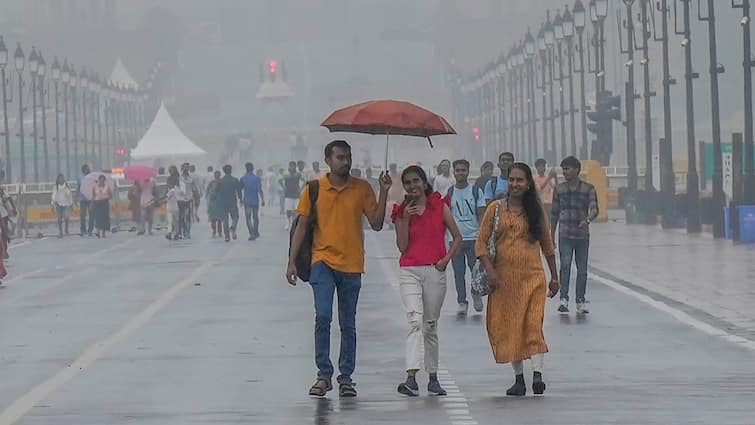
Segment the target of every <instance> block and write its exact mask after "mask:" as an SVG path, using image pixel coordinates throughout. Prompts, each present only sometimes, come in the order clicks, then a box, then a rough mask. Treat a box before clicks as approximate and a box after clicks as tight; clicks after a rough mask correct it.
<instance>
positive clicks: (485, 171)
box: [474, 161, 494, 194]
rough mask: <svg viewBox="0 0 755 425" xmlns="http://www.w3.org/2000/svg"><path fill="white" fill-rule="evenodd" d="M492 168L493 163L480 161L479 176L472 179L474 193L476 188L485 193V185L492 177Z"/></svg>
mask: <svg viewBox="0 0 755 425" xmlns="http://www.w3.org/2000/svg"><path fill="white" fill-rule="evenodd" d="M493 168H494V165H493V163H492V162H490V161H485V162H483V163H482V165H481V166H480V177H478V178H477V179H475V181H474V189H475V193H476V192H477V189H480V190H482V191H483V194H484V193H485V185H486V184H487V183H488V181H490V179H491V178H492V177H493Z"/></svg>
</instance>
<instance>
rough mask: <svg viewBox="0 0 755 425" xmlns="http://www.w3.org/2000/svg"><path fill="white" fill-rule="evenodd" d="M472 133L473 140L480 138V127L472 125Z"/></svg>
mask: <svg viewBox="0 0 755 425" xmlns="http://www.w3.org/2000/svg"><path fill="white" fill-rule="evenodd" d="M472 134H474V139H475V141H478V140H480V129H479V128H477V127H472Z"/></svg>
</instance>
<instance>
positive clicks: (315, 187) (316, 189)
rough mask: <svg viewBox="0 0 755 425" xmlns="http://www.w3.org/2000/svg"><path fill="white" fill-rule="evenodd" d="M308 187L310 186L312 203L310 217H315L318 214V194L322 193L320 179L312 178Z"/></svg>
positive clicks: (310, 201) (310, 200)
mask: <svg viewBox="0 0 755 425" xmlns="http://www.w3.org/2000/svg"><path fill="white" fill-rule="evenodd" d="M307 188H309V203H310V205H311V206H310V210H309V211H310V217H314V216H315V214H317V209H315V205H316V204H317V196H318V195H319V194H320V181H319V180H310V181H308V182H307Z"/></svg>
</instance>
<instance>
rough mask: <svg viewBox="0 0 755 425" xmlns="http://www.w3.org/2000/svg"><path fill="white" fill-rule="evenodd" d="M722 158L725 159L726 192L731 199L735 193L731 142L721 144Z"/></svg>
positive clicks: (724, 184)
mask: <svg viewBox="0 0 755 425" xmlns="http://www.w3.org/2000/svg"><path fill="white" fill-rule="evenodd" d="M721 159H722V160H723V168H722V170H723V174H724V183H723V186H724V193H725V194H726V196H727V198H728V199H731V198H732V196H733V193H734V189H733V183H734V180H733V178H732V175H733V170H734V168H733V167H732V154H731V145H730V144H728V143H727V144H725V145H722V146H721Z"/></svg>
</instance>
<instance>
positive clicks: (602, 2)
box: [589, 0, 613, 165]
mask: <svg viewBox="0 0 755 425" xmlns="http://www.w3.org/2000/svg"><path fill="white" fill-rule="evenodd" d="M589 12H590V20H591V21H592V22H593V25H594V32H595V35H594V39H595V40H594V41H595V45H594V47H595V97H596V101H597V98H598V97H600V95H601V93H602V92H603V91H604V90H605V88H606V81H605V76H606V72H605V70H606V54H605V21H606V16H608V0H590V3H589ZM596 142H597V143H593V145H592V152H591V158H592V159H595V160H598V162H600V163H601V164H603V165H608V164H609V162H610V159H611V152H612V150H613V147H612V146H609V145H608V143H609V142H608V141H607V140H603V139H601V138H600V136H598V138H597V140H596Z"/></svg>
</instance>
